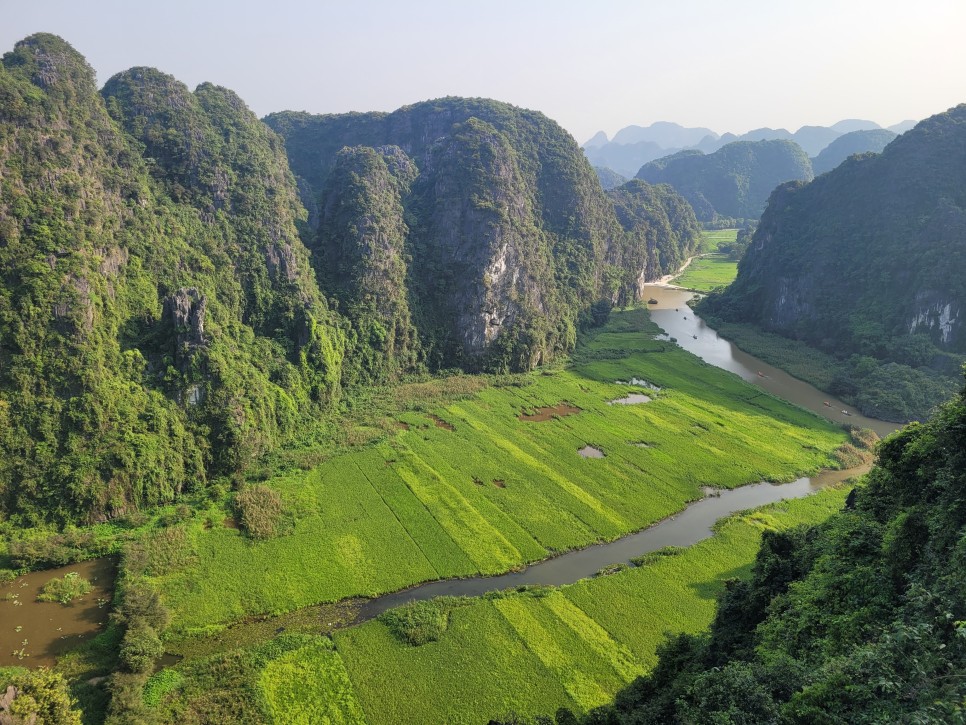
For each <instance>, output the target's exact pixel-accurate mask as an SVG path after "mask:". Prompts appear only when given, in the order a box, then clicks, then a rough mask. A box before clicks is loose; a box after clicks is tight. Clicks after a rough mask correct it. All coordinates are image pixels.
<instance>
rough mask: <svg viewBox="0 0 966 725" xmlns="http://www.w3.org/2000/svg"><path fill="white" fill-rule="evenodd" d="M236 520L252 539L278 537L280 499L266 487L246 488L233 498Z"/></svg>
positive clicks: (280, 513)
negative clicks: (236, 514)
mask: <svg viewBox="0 0 966 725" xmlns="http://www.w3.org/2000/svg"><path fill="white" fill-rule="evenodd" d="M235 508H236V509H237V511H238V520H239V523H240V524H241V526H242V528H243V529H245V532H246V533H247V534H248V535H249V536H251V537H252V538H253V539H271V538H273V537H274V536H277V535H278V531H279V526H280V524H281V521H282V499H281V497H280V496H279V495H278V492H277V491H276V490H275V489H273V488H269V487H268V486H262V485H254V486H247V487H245V488H244V489H242V490H241V491H239V492H238V494H237V495H236V496H235Z"/></svg>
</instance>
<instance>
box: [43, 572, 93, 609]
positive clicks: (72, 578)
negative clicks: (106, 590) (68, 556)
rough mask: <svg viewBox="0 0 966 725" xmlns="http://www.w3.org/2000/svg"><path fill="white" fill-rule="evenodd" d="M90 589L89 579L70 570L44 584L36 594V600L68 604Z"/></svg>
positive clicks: (87, 592)
mask: <svg viewBox="0 0 966 725" xmlns="http://www.w3.org/2000/svg"><path fill="white" fill-rule="evenodd" d="M91 589H93V587H92V586H91V583H90V582H89V581H87V580H86V579H85V578H84V577H82V576H81V575H80V574H78V573H77V572H76V571H71V572H68V573H66V574H64V576H63V577H62V578H60V579H58V578H57V577H54V578H53V579H51V580H50V581H49V582H47V583H46V584H44V588H43V590H42V591H41V592H40V594H38V595H37V601H40V602H60V603H61V604H70V603H71V602H72V601H73V600H75V599H77V598H78V597H82V596H84V595H85V594H89V593H90V591H91Z"/></svg>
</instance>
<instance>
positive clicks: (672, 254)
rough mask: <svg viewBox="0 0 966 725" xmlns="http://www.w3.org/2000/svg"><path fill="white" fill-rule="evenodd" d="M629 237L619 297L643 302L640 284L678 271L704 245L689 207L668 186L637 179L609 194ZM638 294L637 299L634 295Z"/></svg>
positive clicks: (625, 301)
mask: <svg viewBox="0 0 966 725" xmlns="http://www.w3.org/2000/svg"><path fill="white" fill-rule="evenodd" d="M607 196H608V198H609V199H610V200H611V202H612V203H613V204H614V210H615V211H616V212H617V219H618V221H620V223H621V226H622V227H623V228H624V231H625V233H626V235H627V244H626V245H625V246H626V249H627V250H628V252H627V257H626V258H625V262H624V265H623V266H624V269H625V274H626V280H625V282H624V284H623V285H622V289H624V290H627V292H625V293H624V294H623V295H622V298H619V302H620V303H624V304H626V303H627V302H630V301H633V300H634V299H640V295H641V289H640V285H641V283H643V282H644V281H646V280H655V279H658V278H660V277H663V276H664V275H666V274H671V273H673V272H676V271H677V270H678V269H680V268H681V265H683V264H684V262H685V261H686V260H687V258H688V257H690V256H691V255H692V254H693V253H694V252H695V251H696V250H697V248H698V245H699V244H700V243H701V230H700V227H699V226H698V221H697V219H695V217H694V211H692V209H691V207H690V205H689V204H688V203H687V202H686V201H685V200H684V198H683V197H682V196H681V195H680V194H678V193H677V192H675V191H674V189H672V188H671V187H670V186H668V185H667V184H659V185H657V186H653V185H651V184H646V183H644V182H643V181H640V180H638V179H634V180H632V181H629V182H627V183H626V184H624V185H623V186H620V187H618V188H616V189H613V190H611V191H609V192H608V193H607ZM632 292H633V293H636V296H631V294H632Z"/></svg>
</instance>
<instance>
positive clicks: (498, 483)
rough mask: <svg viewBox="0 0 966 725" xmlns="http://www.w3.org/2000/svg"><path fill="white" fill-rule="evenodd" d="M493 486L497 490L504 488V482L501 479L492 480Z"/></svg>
mask: <svg viewBox="0 0 966 725" xmlns="http://www.w3.org/2000/svg"><path fill="white" fill-rule="evenodd" d="M493 485H494V486H496V487H497V488H506V481H504V480H503V479H502V478H494V479H493Z"/></svg>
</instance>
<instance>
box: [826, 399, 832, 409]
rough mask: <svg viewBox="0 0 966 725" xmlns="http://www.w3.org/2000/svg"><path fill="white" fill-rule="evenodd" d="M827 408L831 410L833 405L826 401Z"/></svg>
mask: <svg viewBox="0 0 966 725" xmlns="http://www.w3.org/2000/svg"><path fill="white" fill-rule="evenodd" d="M825 407H826V408H831V407H832V404H831V403H830V402H828V401H827V400H826V401H825Z"/></svg>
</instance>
